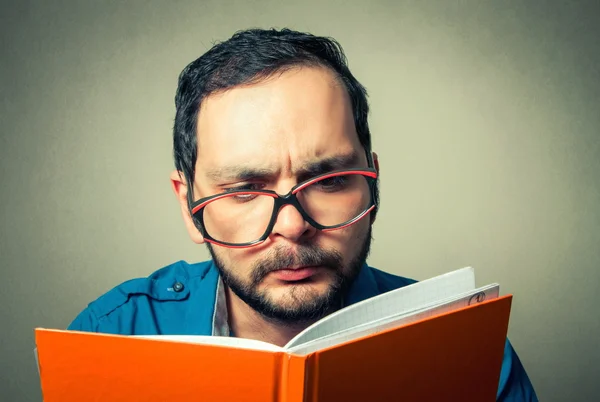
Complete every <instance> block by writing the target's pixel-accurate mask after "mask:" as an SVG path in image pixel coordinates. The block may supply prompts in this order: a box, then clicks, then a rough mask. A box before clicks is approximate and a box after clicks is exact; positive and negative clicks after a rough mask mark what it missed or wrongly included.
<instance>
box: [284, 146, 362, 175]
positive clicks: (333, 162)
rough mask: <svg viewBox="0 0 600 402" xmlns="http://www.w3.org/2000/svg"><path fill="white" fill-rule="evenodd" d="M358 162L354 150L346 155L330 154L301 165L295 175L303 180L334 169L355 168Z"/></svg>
mask: <svg viewBox="0 0 600 402" xmlns="http://www.w3.org/2000/svg"><path fill="white" fill-rule="evenodd" d="M358 163H359V156H358V154H357V153H356V152H353V153H351V154H347V155H335V156H330V157H328V158H325V159H321V160H318V161H315V162H310V163H307V164H306V165H304V166H302V167H301V168H299V169H298V170H297V171H296V177H298V178H299V179H300V180H304V179H308V178H311V177H315V176H318V175H320V174H323V173H329V172H332V171H334V170H342V169H352V168H357V167H358Z"/></svg>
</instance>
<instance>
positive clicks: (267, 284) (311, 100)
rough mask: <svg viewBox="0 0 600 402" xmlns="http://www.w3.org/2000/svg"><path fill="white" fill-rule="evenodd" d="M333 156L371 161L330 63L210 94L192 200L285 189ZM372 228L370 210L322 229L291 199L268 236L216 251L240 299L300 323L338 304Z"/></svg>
mask: <svg viewBox="0 0 600 402" xmlns="http://www.w3.org/2000/svg"><path fill="white" fill-rule="evenodd" d="M333 157H339V158H340V159H346V160H348V158H350V159H351V160H352V162H351V164H352V165H353V166H346V167H348V168H361V167H362V168H366V167H367V160H366V156H365V152H364V150H363V148H362V146H361V145H360V142H359V140H358V135H357V133H356V130H355V126H354V120H353V115H352V108H351V105H350V100H349V97H348V95H347V92H346V90H345V88H344V86H343V85H342V84H341V83H340V82H339V81H338V80H337V79H336V78H335V76H334V74H333V73H332V72H330V71H329V70H327V69H324V68H316V67H302V68H294V69H292V70H289V71H286V72H284V73H282V74H280V75H279V74H276V75H275V76H274V77H272V78H269V79H267V80H265V81H261V82H259V83H257V84H252V85H248V86H241V87H236V88H233V89H230V90H228V91H226V92H224V93H218V94H213V95H211V96H209V97H207V98H206V99H205V100H204V101H203V103H202V107H201V109H200V113H199V117H198V159H197V163H196V177H195V181H194V198H195V199H199V198H202V197H207V196H210V195H214V194H219V193H223V192H224V191H227V190H228V189H232V188H244V189H249V190H258V189H266V190H273V191H276V192H277V193H279V194H286V193H288V192H289V191H290V189H291V188H292V187H293V186H294V185H296V184H297V183H299V182H302V181H304V180H306V179H308V178H309V177H305V176H306V173H305V172H306V167H307V166H315V165H318V163H319V162H320V161H323V160H325V159H330V158H333ZM248 172H254V173H253V174H251V175H248ZM302 172H304V173H302ZM204 213H205V215H206V214H209V213H210V211H207V210H205V212H204ZM208 218H210V217H208ZM261 223H262V222H257V223H256V224H257V225H261ZM370 229H371V222H370V219H369V218H368V217H366V218H365V219H361V220H360V221H358V222H357V223H356V224H354V225H351V226H349V227H347V228H344V229H340V230H334V231H329V232H323V231H318V230H316V229H315V228H313V227H312V226H310V225H309V224H308V223H307V222H306V221H305V220H304V219H303V218H302V216H301V215H300V213H299V212H298V210H297V209H296V208H295V207H294V206H292V205H287V206H285V207H283V208H282V209H281V210H280V211H279V212H278V216H277V220H276V223H275V226H274V227H273V231H272V233H271V234H270V236H269V238H268V239H267V240H266V241H265V242H264V243H262V244H260V245H258V246H254V247H250V248H226V247H222V246H215V245H212V246H209V249H210V251H211V254H212V256H213V259H214V261H215V263H216V264H217V266H218V267H219V269H220V271H221V274H222V278H223V280H224V282H225V284H226V285H227V286H229V288H231V289H232V290H233V292H234V293H235V294H236V295H237V296H238V297H239V298H240V299H242V300H243V301H244V302H246V303H247V304H248V305H250V307H252V308H253V309H255V310H257V311H258V312H260V313H261V314H263V315H264V316H265V317H267V318H271V319H275V320H278V321H283V322H295V321H303V320H311V319H316V318H319V317H321V316H323V315H324V314H326V313H327V312H329V311H330V310H331V309H332V308H335V307H338V306H339V303H340V301H341V298H342V297H343V294H344V292H345V290H346V289H347V287H348V285H349V284H350V283H351V282H352V280H353V279H354V277H355V276H356V274H357V273H358V271H359V270H360V267H361V266H362V264H363V263H364V261H365V260H366V257H367V254H368V251H369V245H370V240H371V232H370Z"/></svg>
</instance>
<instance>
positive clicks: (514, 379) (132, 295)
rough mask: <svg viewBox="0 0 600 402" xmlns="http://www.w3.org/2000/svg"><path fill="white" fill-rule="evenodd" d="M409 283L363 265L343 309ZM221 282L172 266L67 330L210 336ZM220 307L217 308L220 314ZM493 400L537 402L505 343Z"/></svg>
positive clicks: (210, 272) (209, 268)
mask: <svg viewBox="0 0 600 402" xmlns="http://www.w3.org/2000/svg"><path fill="white" fill-rule="evenodd" d="M414 282H415V281H414V280H411V279H407V278H403V277H401V276H395V275H391V274H388V273H385V272H383V271H380V270H378V269H375V268H372V267H369V266H367V265H365V266H364V267H363V269H362V270H361V272H360V273H359V275H358V277H357V278H356V280H355V281H354V283H353V285H352V286H351V288H350V290H349V293H348V295H347V296H346V299H345V305H351V304H354V303H357V302H359V301H362V300H365V299H368V298H370V297H373V296H376V295H379V294H381V293H385V292H387V291H390V290H393V289H397V288H400V287H403V286H406V285H409V284H411V283H414ZM220 283H221V282H220V277H219V273H218V270H217V268H216V267H215V265H214V264H213V262H212V261H205V262H201V263H196V264H188V263H186V262H184V261H179V262H176V263H174V264H172V265H169V266H167V267H164V268H162V269H160V270H158V271H156V272H154V273H153V274H152V275H150V276H149V277H147V278H139V279H132V280H130V281H127V282H124V283H122V284H121V285H119V286H117V287H115V288H113V289H112V290H110V291H109V292H107V293H105V294H104V295H103V296H101V297H99V298H98V299H97V300H95V301H93V302H91V303H90V304H89V305H88V307H87V308H86V309H84V310H83V311H82V312H81V313H80V314H79V315H78V316H77V317H76V318H75V320H74V321H73V322H72V323H71V325H70V326H69V328H68V329H70V330H77V331H89V332H102V333H110V334H120V335H159V334H161V335H214V334H215V331H218V329H217V326H218V325H217V323H218V322H219V318H220V320H221V321H222V319H223V317H219V314H217V312H218V311H219V310H221V311H222V310H223V304H222V303H221V306H218V300H219V297H218V295H219V289H220V288H221V286H220ZM219 307H220V308H219ZM497 400H498V401H503V402H516V401H537V400H538V399H537V397H536V395H535V391H534V390H533V386H532V385H531V382H530V380H529V378H528V376H527V373H526V372H525V369H524V368H523V365H522V364H521V362H520V360H519V358H518V356H517V354H516V353H515V351H514V349H513V347H512V346H511V344H510V342H509V341H508V339H507V340H506V344H505V348H504V360H503V363H502V370H501V374H500V382H499V384H498V393H497Z"/></svg>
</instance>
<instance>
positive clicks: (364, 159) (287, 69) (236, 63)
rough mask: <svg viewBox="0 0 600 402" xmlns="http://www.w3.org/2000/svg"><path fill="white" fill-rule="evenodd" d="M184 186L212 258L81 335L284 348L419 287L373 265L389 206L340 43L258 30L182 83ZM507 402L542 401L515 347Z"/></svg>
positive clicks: (196, 236)
mask: <svg viewBox="0 0 600 402" xmlns="http://www.w3.org/2000/svg"><path fill="white" fill-rule="evenodd" d="M175 103H176V108H177V112H176V117H175V127H174V157H175V165H176V171H174V172H173V173H172V174H171V181H172V186H173V190H174V192H175V194H176V196H177V199H178V200H179V203H180V204H181V212H182V215H183V220H184V222H185V225H186V227H187V230H188V232H189V235H190V237H191V238H192V240H193V241H194V242H196V243H198V244H203V243H204V244H206V245H207V247H208V249H209V250H210V253H211V256H212V260H211V261H208V262H204V263H199V264H187V263H185V262H178V263H175V264H173V265H170V266H167V267H165V268H163V269H161V270H159V271H157V272H155V273H154V274H152V275H151V276H150V277H149V278H143V279H134V280H132V281H128V282H125V283H123V284H121V285H120V286H117V287H116V288H115V289H113V290H111V291H110V292H108V293H107V294H105V295H104V296H102V297H100V298H99V299H98V300H96V301H94V302H93V303H91V304H90V305H89V306H88V308H86V309H85V310H84V311H83V312H82V313H81V314H80V315H79V316H78V317H77V318H76V319H75V320H74V321H73V323H72V324H71V325H70V327H69V329H71V330H83V331H96V332H106V333H117V334H126V335H130V334H201V335H221V336H236V337H244V338H253V339H259V340H262V341H266V342H270V343H273V344H276V345H284V344H285V343H287V342H288V341H289V340H290V339H291V338H292V337H293V336H294V335H296V334H297V333H299V332H300V331H301V330H302V329H304V328H306V327H307V326H308V325H310V324H311V323H313V322H315V321H316V320H318V319H320V318H322V317H324V316H325V315H327V314H329V313H331V312H333V311H335V310H337V309H339V308H341V307H342V306H347V305H350V304H353V303H356V302H358V301H361V300H364V299H366V298H369V297H372V296H375V295H378V294H381V293H383V292H386V291H389V290H392V289H395V288H399V287H402V286H406V285H408V284H410V283H413V282H414V281H412V280H409V279H406V278H402V277H397V276H393V275H390V274H387V273H384V272H382V271H379V270H377V269H375V268H371V267H369V266H368V265H367V264H366V259H367V256H368V254H369V248H370V243H371V226H372V224H373V221H374V220H375V216H376V212H377V204H378V192H377V173H378V170H379V166H378V160H377V155H376V154H375V153H373V152H372V151H371V139H370V132H369V126H368V122H367V115H368V104H367V99H366V91H365V89H364V88H363V86H362V85H361V84H360V83H359V82H358V81H357V80H356V79H355V78H354V77H353V75H352V74H351V73H350V71H349V69H348V67H347V66H346V62H345V56H344V55H343V51H342V49H341V47H340V46H339V45H338V44H337V42H335V41H334V40H332V39H328V38H322V37H316V36H313V35H310V34H304V33H299V32H294V31H290V30H281V31H276V30H249V31H244V32H239V33H237V34H235V35H234V36H233V37H232V38H231V39H229V40H228V41H226V42H223V43H220V44H217V45H215V46H214V47H213V48H212V49H210V50H209V51H208V52H207V53H206V54H204V55H203V56H201V57H200V58H198V59H197V60H195V61H194V62H192V63H191V64H189V65H188V66H187V67H186V68H185V69H184V70H183V72H182V73H181V75H180V77H179V86H178V90H177V95H176V99H175ZM498 400H502V401H524V400H526V401H530V400H536V397H535V394H534V391H533V389H532V386H531V384H530V382H529V379H528V377H527V375H526V373H525V371H524V369H523V367H522V365H521V363H520V361H519V359H518V357H517V355H516V354H515V352H514V351H513V349H512V347H511V345H510V343H509V342H508V341H507V343H506V348H505V356H504V363H503V367H502V375H501V379H500V384H499V387H498Z"/></svg>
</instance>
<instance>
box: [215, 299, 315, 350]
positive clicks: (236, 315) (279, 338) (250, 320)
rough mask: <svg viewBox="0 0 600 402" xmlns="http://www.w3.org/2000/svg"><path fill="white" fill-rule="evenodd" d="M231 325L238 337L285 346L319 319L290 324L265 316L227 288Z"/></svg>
mask: <svg viewBox="0 0 600 402" xmlns="http://www.w3.org/2000/svg"><path fill="white" fill-rule="evenodd" d="M225 292H226V295H227V313H228V318H229V327H230V328H231V331H232V332H233V333H234V334H235V336H236V337H238V338H247V339H255V340H259V341H263V342H267V343H271V344H273V345H277V346H285V344H286V343H288V342H289V341H290V340H291V339H292V338H293V337H294V336H296V335H298V334H299V333H300V332H301V331H302V330H304V329H305V328H306V327H308V326H309V325H311V324H313V323H314V322H315V321H317V320H313V321H303V322H301V323H295V324H289V323H282V322H277V321H273V320H269V319H267V318H265V317H264V316H263V315H261V314H260V313H258V312H257V311H255V310H254V309H252V308H251V307H250V306H248V305H247V304H246V303H245V302H244V301H242V300H241V299H240V298H239V297H237V295H236V294H235V293H233V292H232V291H231V289H229V288H226V291H225Z"/></svg>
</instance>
